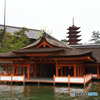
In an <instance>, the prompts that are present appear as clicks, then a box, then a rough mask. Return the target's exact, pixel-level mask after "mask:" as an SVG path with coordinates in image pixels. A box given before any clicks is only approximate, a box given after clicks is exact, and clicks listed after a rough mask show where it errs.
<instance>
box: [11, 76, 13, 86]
mask: <svg viewBox="0 0 100 100" xmlns="http://www.w3.org/2000/svg"><path fill="white" fill-rule="evenodd" d="M12 78H13V75H12V74H11V85H12Z"/></svg>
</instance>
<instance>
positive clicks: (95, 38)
mask: <svg viewBox="0 0 100 100" xmlns="http://www.w3.org/2000/svg"><path fill="white" fill-rule="evenodd" d="M91 37H92V39H91V40H90V41H94V42H95V43H100V33H99V31H97V32H96V31H94V32H93V34H92V36H91Z"/></svg>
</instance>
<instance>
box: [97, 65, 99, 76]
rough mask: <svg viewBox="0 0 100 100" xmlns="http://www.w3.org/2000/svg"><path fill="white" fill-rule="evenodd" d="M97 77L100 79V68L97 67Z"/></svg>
mask: <svg viewBox="0 0 100 100" xmlns="http://www.w3.org/2000/svg"><path fill="white" fill-rule="evenodd" d="M97 77H99V66H97Z"/></svg>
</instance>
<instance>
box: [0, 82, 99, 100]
mask: <svg viewBox="0 0 100 100" xmlns="http://www.w3.org/2000/svg"><path fill="white" fill-rule="evenodd" d="M72 92H76V93H77V92H81V93H86V92H97V93H98V96H73V95H71V94H70V93H72ZM0 100H100V82H99V81H93V82H90V83H89V84H87V86H86V88H84V87H83V85H71V86H70V88H68V86H67V85H66V84H65V85H56V86H55V87H54V86H53V85H52V84H51V85H50V84H49V85H48V84H40V85H39V86H38V85H37V84H33V83H32V84H26V85H22V84H19V83H16V84H13V85H12V86H11V85H10V84H0Z"/></svg>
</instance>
